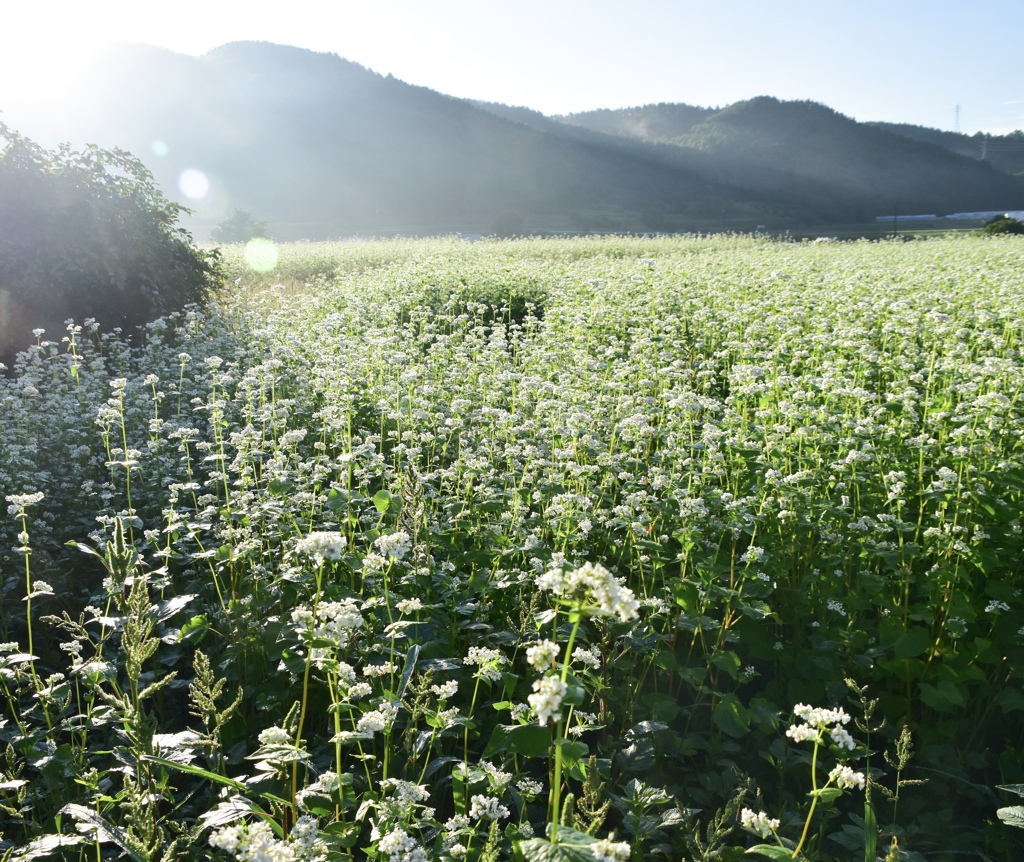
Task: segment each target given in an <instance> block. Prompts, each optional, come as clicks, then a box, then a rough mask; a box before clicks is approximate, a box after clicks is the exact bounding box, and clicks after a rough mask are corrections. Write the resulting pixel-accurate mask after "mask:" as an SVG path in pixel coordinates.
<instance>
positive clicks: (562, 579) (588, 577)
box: [537, 563, 640, 622]
mask: <svg viewBox="0 0 1024 862" xmlns="http://www.w3.org/2000/svg"><path fill="white" fill-rule="evenodd" d="M537 586H538V588H540V589H541V590H546V591H548V592H552V593H554V594H555V595H556V596H558V597H559V598H561V599H564V600H565V601H567V602H569V603H571V604H574V605H577V606H578V607H581V608H582V609H583V610H585V611H587V612H588V613H590V614H592V615H595V616H617V617H618V618H619V619H620V620H622V621H623V622H628V621H629V620H633V619H636V618H637V616H638V613H637V612H638V609H639V607H640V604H639V602H637V600H636V596H634V595H633V591H632V590H631V589H629V587H627V586H624V585H623V583H622V581H621V579H618V578H616V577H615V576H614V575H612V573H611V572H609V571H608V570H607V569H606V568H605V567H604V566H602V565H601V564H600V563H584V564H583V565H582V566H580V567H579V568H578V569H574V570H573V571H571V572H569V573H568V574H566V573H565V572H563V571H561V570H560V569H551V570H550V571H548V572H546V573H545V574H543V575H541V576H540V577H539V578H537Z"/></svg>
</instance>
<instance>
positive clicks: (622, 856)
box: [590, 838, 631, 862]
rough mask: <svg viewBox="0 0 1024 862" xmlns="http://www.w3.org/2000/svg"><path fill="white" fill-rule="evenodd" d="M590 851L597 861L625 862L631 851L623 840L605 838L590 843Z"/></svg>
mask: <svg viewBox="0 0 1024 862" xmlns="http://www.w3.org/2000/svg"><path fill="white" fill-rule="evenodd" d="M590 851H591V852H592V853H593V854H594V858H595V859H596V860H597V862H626V860H627V859H629V854H630V852H631V850H630V846H629V844H627V843H626V842H625V841H610V840H609V839H607V838H602V839H601V840H600V841H595V842H594V843H593V844H591V845H590Z"/></svg>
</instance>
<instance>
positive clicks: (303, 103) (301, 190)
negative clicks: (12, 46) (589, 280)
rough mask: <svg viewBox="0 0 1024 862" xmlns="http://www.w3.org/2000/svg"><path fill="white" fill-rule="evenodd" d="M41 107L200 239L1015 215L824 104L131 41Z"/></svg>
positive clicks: (53, 124)
mask: <svg viewBox="0 0 1024 862" xmlns="http://www.w3.org/2000/svg"><path fill="white" fill-rule="evenodd" d="M82 80H83V82H84V81H86V76H85V74H84V73H83V76H82ZM3 107H4V106H2V105H0V108H3ZM46 118H47V120H46V121H40V120H33V121H31V122H26V123H20V122H19V118H18V117H17V116H16V115H13V114H11V115H6V114H5V119H6V120H7V122H9V123H10V124H12V125H14V126H15V127H16V128H19V129H20V130H21V131H22V132H24V133H25V134H28V135H29V136H31V137H36V138H37V139H39V140H41V142H43V143H46V144H47V145H51V146H52V145H53V144H55V143H57V142H58V141H70V142H71V143H72V144H73V145H76V146H80V145H82V144H84V143H85V142H92V143H97V144H99V145H101V146H119V147H122V148H124V149H128V150H130V151H132V152H133V153H135V154H136V155H138V156H139V157H140V158H141V159H142V160H143V161H144V162H146V164H147V165H148V166H149V167H150V168H151V170H152V171H153V173H154V175H155V177H156V179H157V181H158V182H159V183H160V184H161V186H162V187H163V188H164V189H165V191H166V193H167V194H168V196H170V197H174V198H176V199H179V200H182V202H184V203H187V204H189V205H190V206H193V207H194V208H195V210H196V216H195V218H194V220H193V221H192V223H191V227H192V228H193V230H195V232H196V234H197V236H198V237H200V238H202V237H204V236H205V235H206V233H207V231H208V230H209V229H210V228H212V227H213V226H214V225H216V224H217V222H218V221H220V220H221V219H223V218H224V217H225V216H226V215H227V214H228V213H229V212H230V211H231V209H232V208H234V207H245V208H248V209H250V210H252V211H253V212H254V213H255V214H256V215H257V216H258V217H260V218H263V219H266V220H267V221H268V222H269V229H270V233H271V234H272V235H273V236H276V237H278V238H280V239H297V238H309V239H316V238H325V237H337V236H345V235H350V234H353V233H361V234H364V235H365V234H386V233H435V232H449V231H474V232H491V231H495V230H496V231H503V232H536V231H539V230H595V229H599V230H630V231H637V230H651V229H658V230H718V229H741V230H745V229H751V228H753V227H754V225H756V224H759V223H766V222H767V223H770V224H771V226H773V227H778V226H797V225H801V224H822V223H828V222H841V221H851V220H857V219H862V218H870V217H872V216H874V215H877V214H881V213H889V212H892V210H893V206H896V207H898V209H899V210H900V211H901V212H905V213H910V212H913V211H917V212H938V213H943V212H951V211H961V210H980V209H1000V208H1005V209H1017V208H1022V207H1024V181H1022V180H1020V179H1017V178H1014V177H1011V176H1009V175H1007V174H1005V173H1001V172H999V171H997V170H995V169H994V168H993V167H992V165H990V164H988V163H984V162H981V161H979V160H978V159H976V158H970V157H969V156H967V155H958V154H955V153H952V152H950V151H949V149H948V148H943V147H941V146H937V145H935V144H934V143H930V142H929V141H927V140H923V141H922V140H913V139H911V138H910V137H909V136H907V135H902V134H896V133H894V132H892V131H890V130H887V129H884V128H880V127H877V126H874V125H870V124H859V123H855V122H854V121H853V120H850V119H848V118H846V117H843V116H841V115H839V114H837V113H835V112H834V111H831V110H830V109H828V108H825V107H823V106H821V105H816V104H813V103H807V102H779V101H778V100H775V99H770V98H761V99H754V100H751V101H749V102H741V103H738V104H736V105H732V106H729V107H727V108H725V109H722V110H718V109H709V108H695V107H691V106H687V105H655V106H648V107H645V108H634V109H629V110H624V111H596V112H591V113H588V114H576V115H572V116H569V117H558V118H552V117H545V116H544V115H542V114H539V113H537V112H536V111H531V110H529V109H526V108H514V107H509V106H505V105H494V104H486V103H475V102H470V101H466V100H461V99H455V98H452V97H449V96H445V95H442V94H440V93H437V92H434V91H432V90H429V89H426V88H423V87H417V86H413V85H410V84H406V83H404V82H402V81H399V80H396V79H395V78H392V77H390V76H388V77H383V76H381V75H379V74H376V73H375V72H372V71H370V70H368V69H366V68H364V67H362V66H359V65H358V64H355V63H352V62H349V61H346V60H343V59H341V58H339V57H337V56H336V55H333V54H319V53H315V52H312V51H307V50H304V49H299V48H291V47H285V46H281V45H272V44H268V43H255V42H239V43H232V44H229V45H224V46H222V47H220V48H217V49H215V50H213V51H211V52H209V53H208V54H206V55H204V56H202V57H188V56H183V55H179V54H174V53H172V52H169V51H165V50H162V49H157V48H151V47H146V46H138V45H135V46H123V47H122V48H121V49H119V50H117V51H116V52H114V53H113V54H111V55H109V56H108V57H107V58H106V59H105V61H104V62H103V63H102V64H101V65H100V67H99V69H98V71H96V72H95V73H94V74H93V75H92V76H91V77H89V78H88V79H87V85H84V86H83V88H81V89H80V91H79V92H78V93H75V94H73V95H72V94H68V95H67V96H66V97H63V98H61V97H55V98H54V99H53V101H52V103H48V104H47V105H46ZM188 169H194V170H198V171H201V172H202V174H203V175H204V176H205V177H206V178H207V179H208V181H209V183H210V188H209V192H208V193H207V194H206V196H205V197H204V198H203V199H202V200H200V201H198V202H194V203H190V202H189V201H187V200H184V199H183V197H182V194H181V193H179V190H178V187H179V178H180V177H181V176H182V173H183V172H184V171H186V170H188Z"/></svg>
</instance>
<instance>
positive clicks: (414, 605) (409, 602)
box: [395, 598, 423, 616]
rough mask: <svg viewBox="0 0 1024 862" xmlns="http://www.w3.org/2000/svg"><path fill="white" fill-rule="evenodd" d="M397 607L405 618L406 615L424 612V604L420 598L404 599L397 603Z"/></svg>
mask: <svg viewBox="0 0 1024 862" xmlns="http://www.w3.org/2000/svg"><path fill="white" fill-rule="evenodd" d="M395 607H396V608H398V612H399V613H400V614H402V615H403V616H404V615H405V614H411V613H415V612H416V611H421V610H423V602H422V601H420V600H419V599H418V598H413V599H402V600H401V601H399V602H396V603H395Z"/></svg>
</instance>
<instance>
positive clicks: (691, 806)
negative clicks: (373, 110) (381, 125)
mask: <svg viewBox="0 0 1024 862" xmlns="http://www.w3.org/2000/svg"><path fill="white" fill-rule="evenodd" d="M278 251H279V253H280V263H279V266H278V269H277V270H276V271H275V272H273V273H270V274H269V275H264V276H261V275H258V274H254V273H249V272H247V271H246V269H245V265H244V259H243V256H242V253H241V250H240V249H234V250H231V249H229V250H228V252H227V256H228V263H229V266H230V267H231V268H232V273H233V275H232V278H233V279H237V280H236V281H235V283H234V286H233V287H232V288H231V291H230V295H227V296H225V297H224V299H223V304H222V307H221V308H220V309H219V310H217V311H216V312H215V313H211V314H208V315H205V314H199V313H197V312H193V313H188V314H184V315H178V316H173V317H170V318H166V319H163V320H160V321H156V322H155V323H153V324H151V325H150V326H149V327H148V328H147V330H146V333H145V337H144V338H143V339H142V340H141V341H140V342H139V343H138V344H136V345H134V346H131V345H129V344H128V343H127V342H126V341H124V340H121V339H120V338H118V337H117V336H116V335H103V336H100V335H99V334H97V332H96V331H95V327H94V326H92V325H90V322H88V321H76V322H74V323H72V324H71V325H69V328H68V331H67V332H66V333H49V332H47V333H45V334H41V335H40V339H39V343H38V344H37V346H35V347H34V348H32V349H31V350H29V351H28V352H27V353H26V354H23V355H22V357H21V358H20V360H19V363H18V365H17V367H16V368H15V369H13V370H12V372H11V374H10V375H9V376H8V377H7V378H6V379H0V492H2V494H3V496H4V497H5V504H6V506H7V516H6V517H5V518H4V519H3V521H2V523H0V563H2V570H0V571H2V576H3V578H2V581H0V584H2V591H3V592H2V595H3V602H2V606H0V607H2V619H0V629H2V630H0V641H3V643H0V703H2V705H3V709H2V713H0V832H2V843H0V859H11V860H24V859H44V858H50V859H74V860H101V859H113V858H127V859H134V860H147V862H149V860H173V859H240V860H325V859H332V860H334V859H348V858H352V859H365V858H371V859H375V860H382V862H419V860H428V859H429V860H435V859H438V860H440V859H445V860H447V859H451V860H470V862H477V860H480V862H491V860H498V859H512V858H515V859H518V860H526V862H562V860H564V862H609V860H625V859H632V860H661V859H664V860H671V862H678V860H683V859H685V860H712V859H714V860H732V859H738V858H740V857H742V856H745V855H747V854H748V853H750V852H751V851H752V852H753V854H755V855H753V856H752V858H774V859H784V858H785V859H788V858H806V859H812V860H866V862H872V860H875V859H876V858H885V859H887V860H896V859H909V860H923V859H928V860H952V859H960V858H972V859H988V860H1002V859H1006V860H1012V859H1019V858H1021V854H1022V852H1024V841H1022V840H1021V839H1022V838H1024V832H1022V831H1021V830H1020V829H1018V828H1014V827H1015V826H1020V825H1024V809H1020V808H1018V807H1017V802H1019V799H1018V796H1019V795H1020V794H1022V793H1024V787H1022V786H1021V785H1024V693H1022V690H1021V682H1022V679H1024V613H1022V611H1024V599H1022V597H1021V587H1022V583H1021V578H1020V571H1021V566H1022V561H1021V553H1022V550H1024V531H1022V526H1024V525H1022V518H1024V435H1022V430H1024V402H1022V396H1024V244H1022V243H1020V242H1019V241H1016V240H1015V238H1013V237H1008V238H1000V237H993V238H987V239H981V238H974V237H962V236H961V237H950V238H945V239H932V240H928V241H920V242H907V243H897V242H883V243H867V242H859V243H800V244H796V243H784V242H777V241H772V240H768V239H765V238H753V237H713V238H708V237H681V238H657V239H640V238H637V239H625V238H600V239H596V238H595V239H590V238H580V239H574V240H516V241H502V242H497V241H495V242H490V241H484V242H480V243H476V244H472V245H471V244H468V243H464V242H461V241H459V240H456V239H435V240H422V241H418V240H415V241H414V240H394V241H381V242H354V241H353V242H348V243H336V244H325V245H294V246H282V247H280V248H279V250H278ZM46 339H53V340H52V341H47V340H46ZM1007 788H1009V789H1007Z"/></svg>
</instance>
